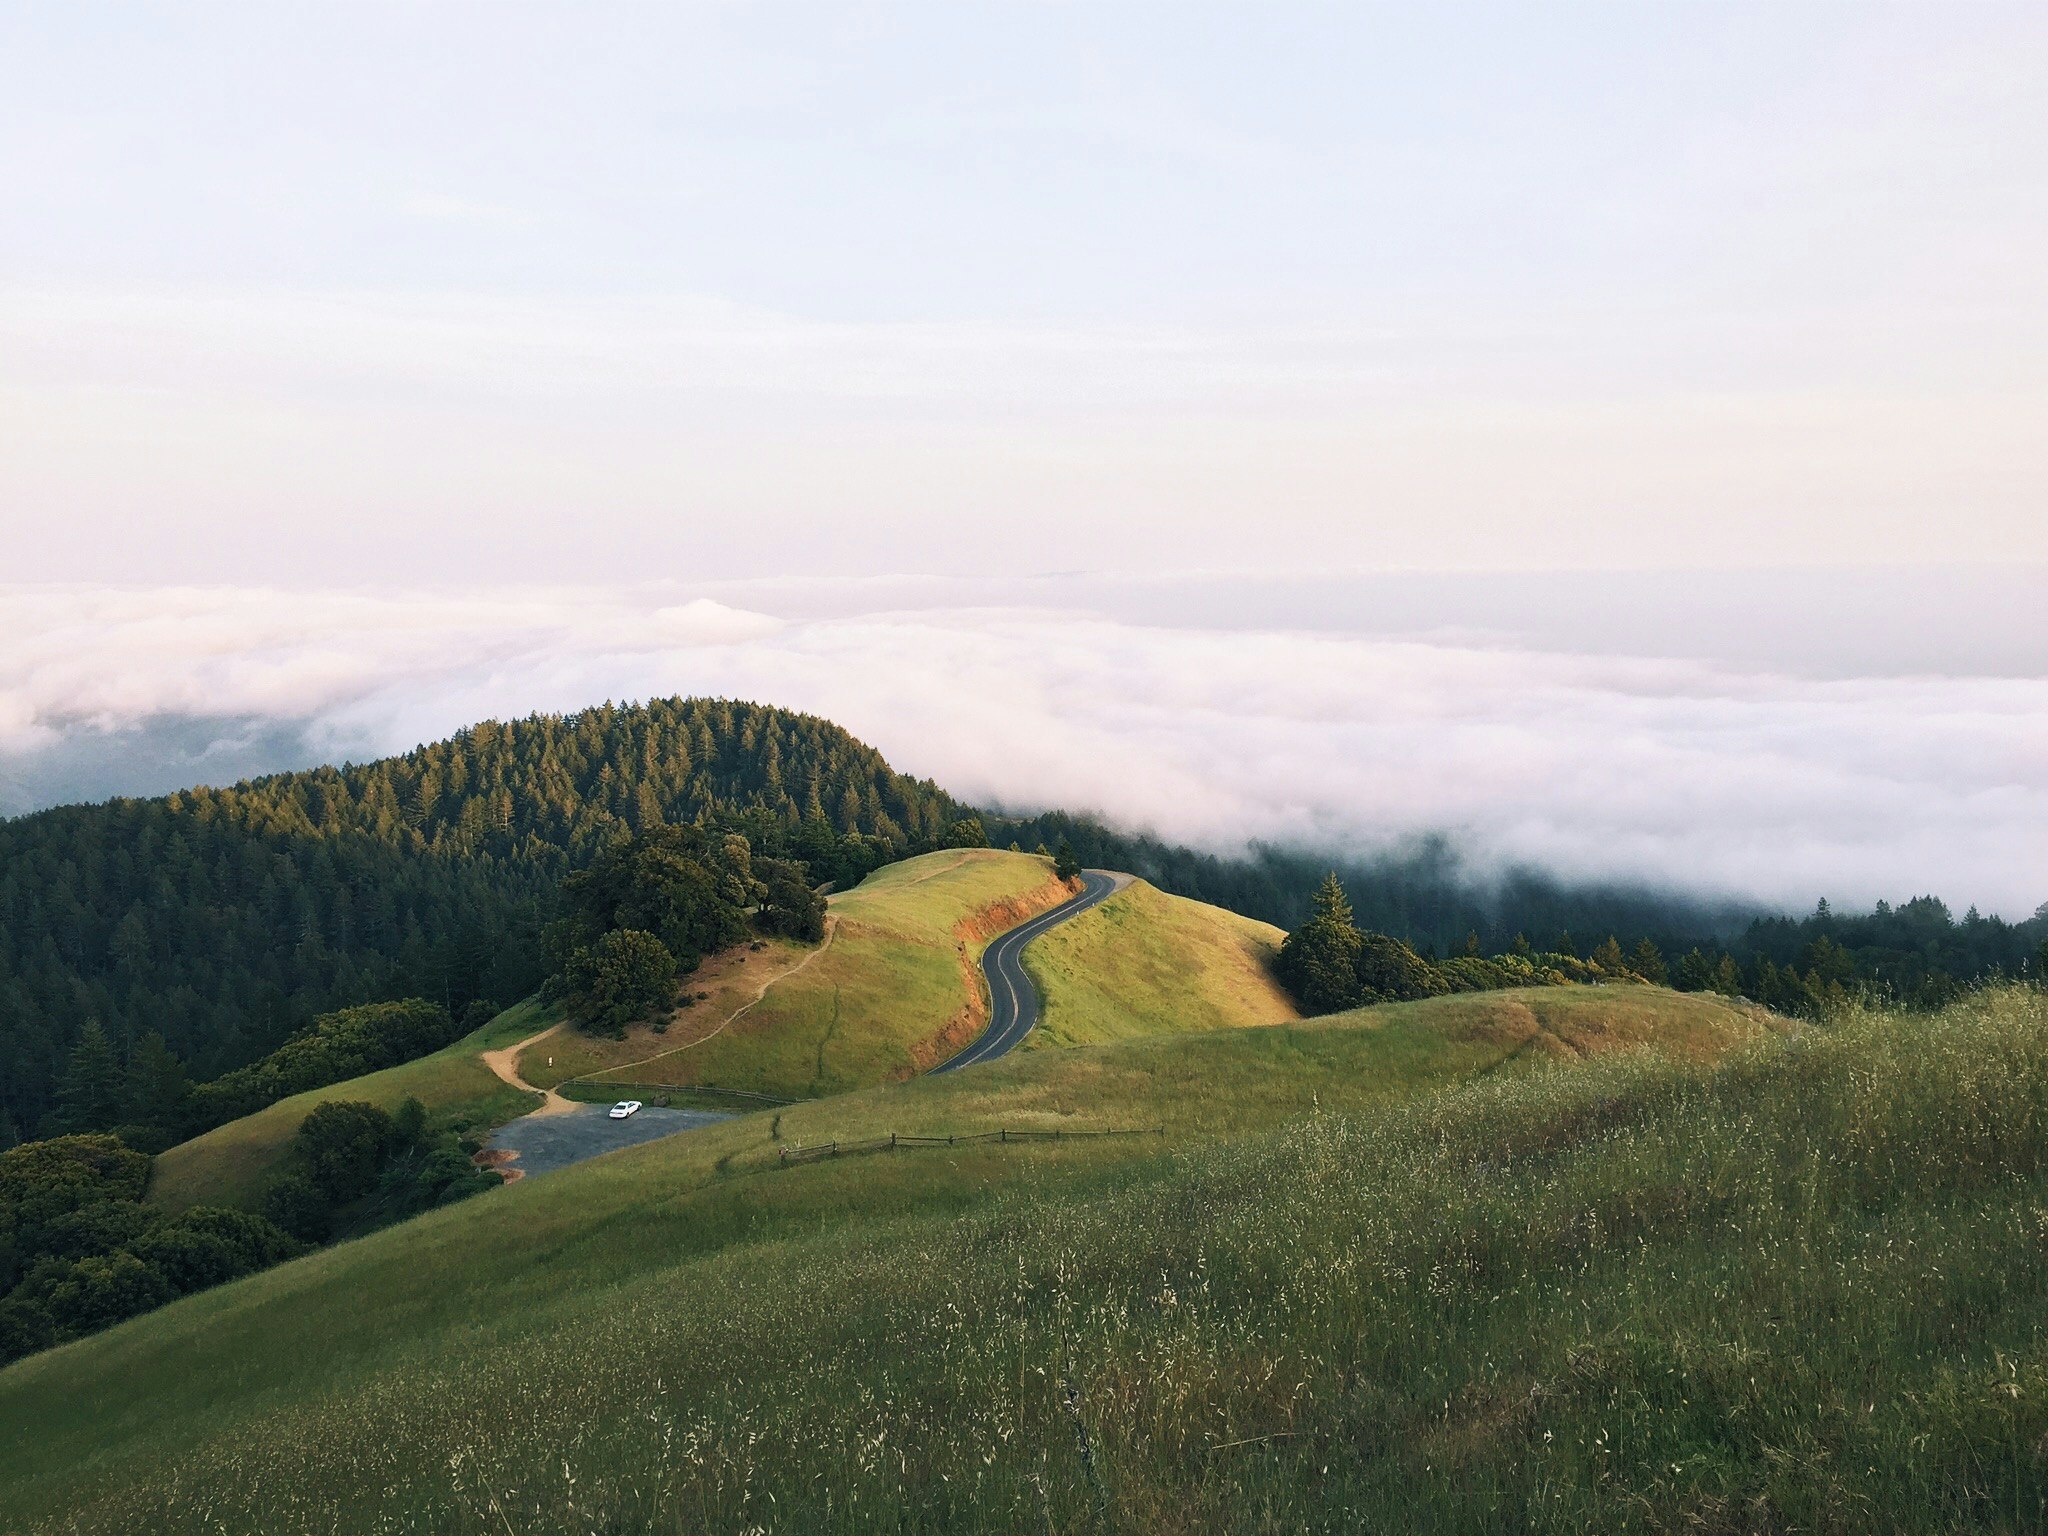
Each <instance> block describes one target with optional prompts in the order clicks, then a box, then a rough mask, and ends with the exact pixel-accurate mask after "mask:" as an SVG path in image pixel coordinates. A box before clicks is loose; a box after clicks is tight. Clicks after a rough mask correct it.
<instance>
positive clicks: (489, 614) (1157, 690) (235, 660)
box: [0, 587, 2048, 916]
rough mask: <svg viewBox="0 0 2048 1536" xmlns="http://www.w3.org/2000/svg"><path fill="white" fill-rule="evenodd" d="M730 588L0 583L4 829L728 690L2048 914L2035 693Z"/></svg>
mask: <svg viewBox="0 0 2048 1536" xmlns="http://www.w3.org/2000/svg"><path fill="white" fill-rule="evenodd" d="M721 595H722V596H723V597H724V598H725V599H726V600H724V601H719V600H714V599H712V598H708V597H705V596H703V595H701V594H693V593H690V592H677V591H670V590H666V589H661V590H655V589H633V590H596V589H587V588H579V589H572V590H547V589H521V590H502V591H489V592H483V593H478V594H471V595H463V596H451V595H443V594H421V593H364V592H335V593H303V592H283V591H271V590H252V589H235V590H220V589H186V588H179V589H158V590H132V589H102V588H84V587H31V588H19V587H18V588H14V589H10V590H5V591H0V809H11V810H22V809H28V808H31V807H32V806H35V805H41V804H49V803H53V802H56V801H60V800H66V799H78V798H93V797H97V796H103V795H106V794H110V793H115V792H148V791H159V790H163V789H167V788H170V787H172V786H173V785H175V784H179V783H184V782H188V781H192V780H215V781H219V780H224V779H232V778H235V777H239V776H243V775H246V774H249V773H252V772H258V771H264V770H268V769H272V768H278V767H289V766H299V765H302V764H304V763H308V762H313V761H321V760H338V759H342V758H355V759H362V758H365V757H369V756H374V755H380V754H383V753H386V752H391V751H397V750H403V749H404V748H406V747H409V746H411V745H413V744H415V743H416V742H419V741H423V740H430V739H433V738H435V737H438V736H442V735H445V734H447V733H448V732H449V731H452V730H454V729H456V728H458V727H460V726H462V725H465V724H467V723H470V722H472V721H474V720H477V719H481V718H485V717H488V716H500V717H502V716H507V715H524V714H527V713H530V712H534V711H556V710H572V709H576V708H579V707H582V706H584V705H588V704H592V703H595V702H598V701H600V700H604V699H607V698H609V699H615V700H624V699H636V698H645V697H648V696H651V695H661V694H693V693H694V694H722V695H727V696H734V697H747V698H754V699H759V700H762V701H765V702H771V703H776V704H781V705H785V706H788V707H792V708H797V709H803V710H809V711H812V712H815V713H818V714H822V715H826V716H828V717H830V718H832V719H834V720H836V721H838V722H840V723H841V724H843V725H845V726H846V727H847V728H848V729H850V730H852V731H854V732H855V733H856V734H858V735H860V736H862V737H863V738H865V739H866V740H868V741H870V742H872V743H873V744H874V745H875V746H877V747H878V748H880V749H881V750H882V752H883V753H884V754H885V755H886V756H887V757H888V758H889V759H890V761H891V762H893V763H894V764H896V765H897V766H898V767H899V768H902V769H904V770H906V771H909V772H912V773H917V774H920V775H927V776H930V777H931V778H934V779H936V780H938V781H939V782H940V783H941V784H943V785H945V786H946V787H947V788H948V789H950V790H952V791H953V792H954V793H956V794H958V795H961V796H963V797H965V798H968V799H971V800H976V801H981V802H985V803H993V804H999V805H1002V806H1005V807H1010V808H1016V809H1025V808H1038V807H1047V806H1059V807H1066V808H1072V809H1089V810H1096V811H1099V812H1101V813H1102V814H1104V815H1105V816H1107V817H1108V818H1109V819H1110V820H1112V821H1114V822H1116V823H1119V824H1121V825H1124V826H1127V827H1134V828H1144V829H1147V830H1151V831H1154V832H1156V833H1158V834H1159V835H1161V836H1164V837H1167V838H1169V839H1173V840H1176V841H1185V842H1190V843H1195V844H1198V845H1200V846H1204V847H1208V848H1212V849H1216V850H1219V851H1228V850H1231V849H1233V848H1241V847H1242V846H1243V845H1244V844H1245V843H1246V842H1247V841H1248V840H1254V839H1256V840H1262V841H1269V842H1280V843H1288V844H1301V845H1310V846H1316V847H1324V848H1330V849H1333V850H1334V849H1340V848H1341V849H1347V850H1358V849H1364V848H1369V847H1373V846H1377V845H1381V844H1383V843H1385V842H1386V841H1388V840H1390V839H1393V838H1398V837H1401V836H1404V835H1407V834H1412V833H1416V832H1421V831H1432V830H1444V831H1448V832H1450V833H1451V834H1453V835H1454V836H1455V837H1456V838H1457V840H1458V841H1459V843H1460V845H1461V846H1462V847H1463V848H1464V849H1465V850H1466V852H1467V853H1468V854H1469V855H1470V856H1472V857H1473V858H1475V859H1477V860H1478V861H1480V862H1481V863H1488V862H1494V863H1505V862H1517V863H1527V864H1534V865H1538V866H1541V867H1544V868H1548V869H1551V870H1555V871H1557V872H1560V873H1562V874H1565V875H1569V876H1588V877H1620V878H1627V879H1638V880H1644V881H1648V882H1652V883H1655V884H1658V885H1665V886H1670V887H1675V888H1680V889H1690V890H1698V891H1707V892H1715V893H1728V894H1739V895H1747V896H1755V897H1760V898H1763V899H1766V900H1771V901H1777V902H1782V903H1785V904H1788V905H1799V906H1803V905H1805V904H1808V903H1810V902H1811V901H1813V900H1814V899H1815V898H1816V897H1818V896H1822V895H1826V896H1829V897H1830V898H1832V899H1834V900H1836V901H1850V902H1858V901H1868V900H1870V899H1873V898H1875V897H1877V896H1889V897H1892V898H1894V899H1896V898H1898V897H1899V896H1901V895H1910V894H1913V893H1916V892H1919V891H1923V890H1934V891H1938V892H1940V893H1941V894H1943V895H1945V896H1947V897H1949V898H1950V899H1951V900H1952V901H1954V902H1955V903H1956V904H1957V905H1958V906H1961V905H1964V904H1967V903H1970V902H1975V903H1977V904H1978V905H1980V906H1982V907H1983V908H1985V909H1986V910H1996V911H2000V912H2003V913H2006V914H2008V915H2014V916H2019V915H2025V914H2027V913H2030V912H2031V911H2033V909H2034V907H2035V906H2036V904H2037V903H2038V902H2040V901H2041V899H2042V898H2043V897H2044V896H2048V868H2044V861H2043V858H2042V855H2043V854H2044V852H2048V679H2043V678H2040V677H2012V676H2004V677H1989V676H1940V677H1933V676H1928V677H1913V676H1883V677H1870V676H1862V677H1858V676H1850V677H1843V676H1826V677H1793V676H1787V675H1783V674H1778V673H1771V672H1764V671H1760V670H1755V669H1752V668H1743V667H1736V666H1732V665H1729V664H1726V663H1717V662H1714V661H1711V660H1702V659H1668V658H1652V657H1631V656H1596V655H1587V654H1581V653H1575V652H1571V651H1566V650H1557V649H1537V648H1531V647H1527V646H1514V645H1510V644H1507V643H1481V642H1476V641H1474V642H1464V643H1459V642H1456V641H1451V640H1445V639H1442V638H1434V639H1421V638H1401V637H1389V636H1386V635H1361V634H1343V633H1332V632H1325V633H1307V632H1299V631H1288V630H1284V629H1242V628H1239V629H1232V630H1229V631H1224V630H1217V629H1207V628H1197V627H1188V626H1178V627H1176V626H1173V625H1168V624H1161V623H1138V622H1132V621H1130V620H1128V619H1119V618H1114V617H1109V616H1106V615H1105V614H1104V613H1103V612H1101V611H1099V610H1097V611H1069V610H1062V609H1057V608H1050V607H1044V606H1017V605H1011V606H987V607H976V608H951V609H947V608H929V607H928V608H923V609H915V608H896V609H892V610H889V611H866V612H864V611H857V610H858V609H859V608H860V606H861V605H860V604H859V603H858V602H850V601H849V602H843V603H840V604H838V605H836V607H835V609H834V611H833V612H831V613H830V614H829V616H823V617H818V616H813V617H804V618H793V617H784V616H777V615H774V614H769V613H764V612H759V611H754V610H753V609H750V608H748V607H746V606H744V605H743V603H742V602H741V601H738V600H736V599H735V598H734V597H733V594H731V593H724V594H721Z"/></svg>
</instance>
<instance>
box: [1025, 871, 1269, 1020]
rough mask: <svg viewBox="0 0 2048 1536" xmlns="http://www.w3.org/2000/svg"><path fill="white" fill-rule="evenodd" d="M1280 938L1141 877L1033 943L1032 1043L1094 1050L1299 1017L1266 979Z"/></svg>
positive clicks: (1028, 965)
mask: <svg viewBox="0 0 2048 1536" xmlns="http://www.w3.org/2000/svg"><path fill="white" fill-rule="evenodd" d="M1284 937H1285V935H1284V934H1282V933H1281V931H1280V930H1279V929H1278V928H1275V927H1273V926H1272V925H1270V924H1268V923H1261V922H1255V921H1254V920H1252V919H1251V918H1248V917H1240V916H1238V915H1237V914H1236V913H1235V912H1226V911H1224V910H1223V909H1222V908H1221V907H1211V906H1206V905H1204V904H1203V903H1201V902H1199V901H1189V900H1188V899H1187V898H1186V897H1183V896H1169V895H1167V894H1166V892H1164V891H1162V890H1159V889H1158V888H1157V887H1155V886H1152V885H1149V884H1147V883H1146V882H1145V881H1143V880H1139V881H1136V882H1134V883H1133V884H1131V885H1129V886H1126V887H1125V888H1124V889H1123V890H1121V891H1119V892H1117V894H1116V895H1114V896H1112V897H1110V899H1109V900H1108V901H1105V902H1104V903H1102V905H1101V906H1099V907H1096V908H1094V909H1092V910H1091V911H1088V912H1084V913H1083V914H1082V915H1081V916H1079V917H1077V918H1074V919H1073V920H1072V921H1070V922H1066V923H1062V924H1061V925H1060V926H1058V927H1057V928H1054V929H1052V930H1051V931H1050V932H1048V933H1046V934H1044V935H1042V936H1041V937H1039V938H1037V939H1035V940H1033V941H1032V943H1031V946H1030V947H1029V948H1028V949H1026V950H1025V951H1024V966H1025V969H1026V970H1028V971H1029V972H1030V973H1031V979H1032V980H1033V981H1035V982H1036V983H1037V984H1038V991H1039V996H1040V997H1041V998H1042V999H1043V1000H1044V1012H1043V1014H1042V1016H1041V1017H1040V1019H1039V1025H1038V1029H1037V1031H1036V1032H1035V1033H1034V1034H1033V1035H1032V1036H1031V1041H1030V1043H1032V1044H1034V1045H1099V1044H1103V1043H1105V1042H1108V1041H1111V1040H1127V1039H1134V1038H1137V1037H1139V1036H1143V1035H1156V1034H1168V1033H1174V1032H1181V1031H1198V1030H1209V1029H1230V1028H1237V1027H1242V1026H1244V1025H1250V1024H1276V1023H1279V1022H1281V1021H1282V1020H1286V1019H1292V1018H1298V1017H1299V1016H1300V1015H1299V1011H1298V1010H1297V1009H1296V1008H1295V1006H1294V1002H1293V1000H1292V999H1291V998H1289V997H1288V995H1287V994H1286V992H1285V991H1283V990H1282V989H1281V987H1280V985H1279V984H1278V983H1277V982H1275V981H1274V980H1273V977H1272V973H1271V965H1272V960H1273V956H1274V955H1275V954H1276V953H1278V951H1279V948H1280V940H1281V939H1282V938H1284Z"/></svg>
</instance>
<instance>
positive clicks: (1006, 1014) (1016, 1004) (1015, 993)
mask: <svg viewBox="0 0 2048 1536" xmlns="http://www.w3.org/2000/svg"><path fill="white" fill-rule="evenodd" d="M1130 883H1131V877H1130V876H1129V875H1119V874H1114V873H1112V872H1111V871H1109V870H1106V869H1084V870H1082V871H1081V894H1080V895H1078V896H1076V897H1074V898H1072V899H1071V900H1069V901H1063V902H1061V903H1060V904H1059V905H1058V906H1056V907H1054V908H1053V909H1052V910H1051V911H1049V912H1041V913H1039V914H1038V916H1036V917H1034V918H1032V919H1031V920H1030V921H1028V922H1023V923H1019V924H1018V925H1017V926H1016V927H1014V928H1012V929H1011V930H1010V931H1009V932H1008V933H1005V934H1002V935H1001V936H1000V937H998V938H997V939H996V940H995V942H994V943H992V944H990V945H989V947H988V948H987V949H985V950H983V951H982V952H981V973H982V975H984V976H986V977H987V978H988V1000H989V1007H988V1028H987V1029H984V1030H983V1031H982V1032H981V1038H980V1039H978V1040H976V1041H975V1042H974V1044H972V1045H970V1046H968V1047H967V1049H966V1050H964V1051H962V1052H961V1053H960V1054H959V1055H958V1056H955V1057H953V1058H952V1059H951V1060H949V1061H942V1062H940V1063H939V1064H938V1065H937V1066H936V1067H933V1068H932V1073H933V1075H936V1074H938V1073H940V1072H953V1071H957V1070H958V1069H959V1068H961V1067H971V1066H973V1065H974V1064H975V1063H977V1062H982V1061H994V1060H995V1059H996V1057H998V1056H1000V1055H1002V1054H1003V1053H1004V1052H1005V1051H1007V1050H1009V1049H1010V1048H1011V1047H1012V1046H1014V1045H1016V1044H1017V1043H1018V1042H1019V1041H1020V1040H1022V1039H1023V1038H1024V1037H1025V1036H1026V1035H1028V1034H1030V1033H1031V1031H1032V1029H1033V1027H1034V1026H1035V1025H1036V1024H1037V1023H1038V988H1036V987H1034V986H1033V985H1032V984H1031V978H1030V977H1029V976H1028V975H1026V974H1025V971H1024V946H1025V945H1027V944H1029V943H1030V942H1031V941H1032V940H1033V939H1035V938H1037V937H1038V936H1039V935H1040V934H1041V933H1043V932H1045V930H1046V929H1048V928H1051V927H1053V926H1054V925H1056V924H1059V923H1064V922H1065V921H1066V920H1067V919H1068V918H1070V917H1075V916H1078V915H1079V914H1081V913H1083V912H1086V911H1087V910H1088V909H1089V908H1090V907H1095V906H1100V905H1101V904H1102V903H1103V902H1105V901H1107V900H1109V898H1110V897H1112V896H1114V895H1115V894H1116V893H1117V892H1118V891H1120V890H1122V889H1123V888H1124V887H1125V886H1127V885H1129V884H1130Z"/></svg>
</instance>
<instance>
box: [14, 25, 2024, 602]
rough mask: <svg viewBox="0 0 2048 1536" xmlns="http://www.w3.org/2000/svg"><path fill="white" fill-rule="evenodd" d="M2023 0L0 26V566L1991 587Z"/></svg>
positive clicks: (2016, 387) (2014, 293)
mask: <svg viewBox="0 0 2048 1536" xmlns="http://www.w3.org/2000/svg"><path fill="white" fill-rule="evenodd" d="M2044 79H2048V7H2044V6H2042V5H2040V4H2039V3H2038V0H2035V3H2028V4H2022V5H2013V6H2003V7H2001V6H1997V5H1990V4H1923V5H1919V6H1914V7H1907V8H1899V7H1891V6H1884V5H1877V4H1856V5H1842V4H1828V5H1824V6H1816V7H1806V6H1800V5H1796V4H1788V3H1784V0H1772V3H1770V4H1757V5H1748V6H1742V5H1731V4H1715V5H1697V6H1685V5H1647V4H1646V5H1618V4H1617V5H1604V6H1603V5H1582V6H1552V7H1545V6H1534V5H1530V6H1523V5H1489V6H1485V7H1479V8H1463V7H1458V6H1434V5H1432V6H1411V5H1401V6H1392V5H1389V6H1371V5H1362V4H1344V5H1333V6H1329V7H1313V6H1300V5H1259V6H1250V5H1247V6H1241V7H1231V8H1224V7H1205V6H1198V5H1185V4H1175V5H1164V4H1162V5H1125V6H1117V5H1091V6H1051V5H1026V6H1014V7H1004V8H998V7H993V6H984V5H957V4H942V5H933V6H911V5H889V6H856V5H846V4H836V5H830V6H822V7H816V8H801V7H794V6H746V7H742V6H723V5H721V6H685V5H666V6H653V5H646V6H641V5H634V6H626V7H609V8H608V7H604V6H599V5H590V4H582V3H579V4H575V5H555V6H548V7H527V6H516V5H504V4H494V5H488V6H485V5H434V4H414V3H408V4H404V5H394V6H375V5H361V4H351V5H320V6H297V5H290V4H279V3H275V0H266V3H264V4H261V5H249V6H240V5H229V4H203V5H182V6H175V7H171V6H166V7H138V8H126V7H115V6H107V5H95V4H80V5H62V6H59V5H39V4H35V5H31V4H15V5H11V6H6V7H4V9H0V209H4V210H5V212H4V216H0V434H4V435H0V536H4V538H5V543H6V547H7V551H8V570H7V572H6V574H8V575H11V576H13V577H15V578H17V579H59V580H78V579H90V578H97V579H111V580H120V581H161V580H166V579H171V580H206V581H237V582H250V581H273V582H275V581H282V582H291V583H301V584H303V583H321V584H329V583H333V582H337V581H357V582H364V581H389V580H393V579H397V580H402V581H407V582H429V583H433V582H461V581H466V580H472V579H477V578H485V579H494V580H509V581H525V580H532V579H535V578H536V577H539V576H545V577H547V578H548V579H559V578H561V577H563V576H565V575H566V576H573V577H576V578H579V579H586V580H595V581H611V580H616V579H618V578H619V577H620V575H621V574H622V572H626V573H630V574H631V575H633V576H636V577H637V576H639V575H643V574H646V573H647V572H648V571H649V570H653V571H656V572H658V573H659V574H662V575H667V576H677V577H690V578H698V577H725V576H758V575H769V574H787V573H789V572H792V571H799V572H806V573H816V574H827V573H842V574H843V573H876V572H901V571H942V572H982V573H1009V572H1015V571H1020V570H1025V571H1065V570H1073V569H1087V570H1110V571H1140V570H1153V569H1156V568H1158V567H1160V566H1161V565H1166V566H1170V567H1173V568H1176V569H1198V570H1199V569H1211V570H1214V569H1221V570H1234V569H1240V568H1245V567H1252V568H1257V569H1262V570H1290V569H1313V570H1318V571H1327V570H1329V569H1331V568H1332V567H1336V568H1344V569H1351V568H1364V569H1371V568H1380V567H1386V566H1405V567H1418V566H1419V567H1428V568H1473V567H1478V568H1487V569H1502V568H1506V569H1521V568H1529V567H1552V566H1615V565H1621V566H1666V567H1668V566H1678V567H1689V566H1699V565H1719V566H1726V565H1757V564H1765V565H1769V564H1782V563H1815V562H1823V563H1824V562H1835V561H1845V560H1846V561H1887V562H1915V561H1920V560H1926V559H1937V558H1938V559H1945V560H1946V559H1964V560H1995V559H2010V558H2014V557H2019V558H2026V559H2032V560H2041V559H2044V558H2048V516H2043V502H2044V491H2048V431H2044V430H2043V426H2044V421H2048V410H2044V406H2048V387H2044V386H2048V305H2044V299H2043V286H2044V283H2048V90H2043V89H2042V86H2041V83H2042V81H2043V80H2044Z"/></svg>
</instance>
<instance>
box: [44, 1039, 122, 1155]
mask: <svg viewBox="0 0 2048 1536" xmlns="http://www.w3.org/2000/svg"><path fill="white" fill-rule="evenodd" d="M121 1088H122V1082H121V1063H120V1061H119V1059H118V1058H117V1057H116V1056H115V1055H114V1047H113V1045H112V1044H111V1043H110V1042H109V1041H108V1039H107V1032H106V1031H105V1030H104V1029H102V1028H100V1021H99V1020H98V1019H87V1020H86V1021H85V1028H84V1029H82V1030H80V1031H79V1035H78V1044H77V1045H75V1046H73V1047H72V1050H71V1060H70V1062H69V1064H68V1065H66V1067H65V1068H64V1075H63V1077H62V1078H61V1079H59V1080H58V1083H57V1112H58V1115H59V1117H60V1118H61V1119H62V1121H63V1123H64V1128H65V1129H66V1130H67V1131H110V1130H112V1129H113V1128H114V1127H115V1126H116V1125H119V1124H120V1123H121V1108H122V1105H121V1097H122V1095H121Z"/></svg>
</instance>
